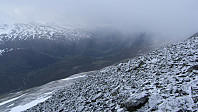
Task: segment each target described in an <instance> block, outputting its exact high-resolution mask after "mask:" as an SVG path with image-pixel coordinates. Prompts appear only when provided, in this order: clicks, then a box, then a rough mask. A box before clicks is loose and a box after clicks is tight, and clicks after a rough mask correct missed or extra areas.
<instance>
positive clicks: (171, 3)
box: [0, 0, 198, 38]
mask: <svg viewBox="0 0 198 112" xmlns="http://www.w3.org/2000/svg"><path fill="white" fill-rule="evenodd" d="M197 4H198V0H1V1H0V23H17V22H20V23H27V22H36V23H55V24H63V23H64V24H65V23H74V24H83V25H88V26H91V27H98V26H111V27H115V28H118V29H120V30H123V31H129V32H149V33H153V34H156V35H157V36H159V37H169V38H173V37H178V38H183V37H186V36H189V35H192V34H193V33H195V32H198V6H197Z"/></svg>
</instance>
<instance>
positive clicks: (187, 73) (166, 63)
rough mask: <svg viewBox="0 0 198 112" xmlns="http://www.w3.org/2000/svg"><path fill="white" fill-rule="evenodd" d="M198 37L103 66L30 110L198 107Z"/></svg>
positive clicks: (170, 109) (66, 111) (188, 108)
mask: <svg viewBox="0 0 198 112" xmlns="http://www.w3.org/2000/svg"><path fill="white" fill-rule="evenodd" d="M197 49H198V37H191V38H189V39H187V40H185V41H183V42H179V43H177V44H172V45H169V46H167V47H163V48H161V49H158V50H155V51H153V52H151V53H149V54H147V55H144V56H140V57H137V58H134V59H131V60H129V61H128V62H126V63H120V64H118V65H114V66H109V67H106V68H104V69H102V70H100V71H98V72H94V73H92V74H91V75H88V76H87V77H85V78H82V80H79V81H78V82H76V83H75V84H73V85H71V86H67V87H66V88H65V89H62V90H59V91H58V92H56V93H55V94H54V95H53V96H52V97H50V98H49V99H48V100H46V101H45V102H44V103H40V104H38V105H37V106H34V107H33V108H31V109H29V110H27V111H31V112H35V111H65V112H68V111H106V112H107V111H139V112H146V111H148V112H150V111H163V112H167V111H174V112H176V111H194V112H196V111H198V76H197V75H198V52H197Z"/></svg>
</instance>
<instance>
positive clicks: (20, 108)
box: [10, 96, 51, 112]
mask: <svg viewBox="0 0 198 112" xmlns="http://www.w3.org/2000/svg"><path fill="white" fill-rule="evenodd" d="M50 97H51V96H48V97H45V98H43V97H41V98H38V99H36V100H33V101H31V102H29V103H27V104H25V105H19V106H17V107H14V108H12V109H11V110H10V112H21V111H24V110H27V109H29V108H31V107H33V106H35V105H37V104H38V103H41V102H44V101H45V100H47V99H48V98H50Z"/></svg>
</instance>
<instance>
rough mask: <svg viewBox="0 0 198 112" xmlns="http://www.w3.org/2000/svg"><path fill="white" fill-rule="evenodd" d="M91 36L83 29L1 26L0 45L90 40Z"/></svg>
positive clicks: (39, 25) (47, 26) (44, 26)
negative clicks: (42, 41)
mask: <svg viewBox="0 0 198 112" xmlns="http://www.w3.org/2000/svg"><path fill="white" fill-rule="evenodd" d="M90 37H91V34H90V33H88V32H87V31H86V30H85V28H78V27H72V26H70V27H68V26H61V27H60V26H57V25H42V24H12V25H9V24H1V25H0V44H2V43H4V42H7V41H16V40H31V39H50V40H71V41H76V40H80V39H84V38H90Z"/></svg>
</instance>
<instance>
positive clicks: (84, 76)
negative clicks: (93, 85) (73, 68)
mask: <svg viewBox="0 0 198 112" xmlns="http://www.w3.org/2000/svg"><path fill="white" fill-rule="evenodd" d="M85 76H86V75H81V76H77V77H71V78H65V79H61V80H64V81H66V80H73V79H77V78H81V77H85Z"/></svg>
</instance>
